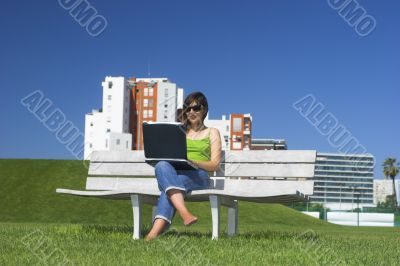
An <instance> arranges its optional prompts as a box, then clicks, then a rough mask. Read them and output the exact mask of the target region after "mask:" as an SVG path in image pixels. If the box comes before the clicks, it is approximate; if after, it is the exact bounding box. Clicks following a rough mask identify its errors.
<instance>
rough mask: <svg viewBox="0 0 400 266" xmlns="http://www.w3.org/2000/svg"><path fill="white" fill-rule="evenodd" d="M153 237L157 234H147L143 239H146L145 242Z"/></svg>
mask: <svg viewBox="0 0 400 266" xmlns="http://www.w3.org/2000/svg"><path fill="white" fill-rule="evenodd" d="M154 238H157V235H156V234H150V233H149V234H147V236H146V237H145V238H144V240H145V241H146V242H149V241H151V240H153V239H154Z"/></svg>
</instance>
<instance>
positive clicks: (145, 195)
mask: <svg viewBox="0 0 400 266" xmlns="http://www.w3.org/2000/svg"><path fill="white" fill-rule="evenodd" d="M315 159H316V151H295V150H290V151H286V150H283V151H276V150H270V151H253V150H251V151H226V152H223V160H222V163H221V166H220V170H219V171H218V172H216V173H213V175H211V176H212V178H211V182H210V183H211V184H210V189H205V190H197V191H193V192H191V193H190V194H189V195H187V198H186V200H187V201H210V205H211V215H212V238H213V239H216V238H218V237H219V233H220V206H221V205H224V206H226V207H228V228H227V233H228V235H229V236H233V235H235V234H237V227H238V200H243V201H250V202H262V203H288V202H296V201H308V196H309V195H312V194H313V185H314V184H313V181H312V178H313V177H314V164H315ZM143 177H147V178H143ZM148 177H153V178H148ZM233 178H234V179H233ZM243 178H252V179H243ZM254 178H257V179H254ZM260 179H262V180H260ZM56 192H57V193H62V194H69V195H76V196H94V197H99V198H107V199H130V200H131V202H132V208H133V238H134V239H139V238H140V237H141V234H140V231H141V227H142V215H141V212H142V205H143V204H151V205H153V217H154V216H155V211H156V204H157V201H158V197H159V195H160V191H159V190H158V186H157V180H156V179H155V178H154V168H153V167H152V166H150V165H148V164H146V163H145V161H144V154H143V151H125V152H121V151H97V152H94V153H92V156H91V161H90V165H89V173H88V178H87V181H86V191H77V190H70V189H57V190H56Z"/></svg>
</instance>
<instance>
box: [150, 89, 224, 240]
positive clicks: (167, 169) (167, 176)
mask: <svg viewBox="0 0 400 266" xmlns="http://www.w3.org/2000/svg"><path fill="white" fill-rule="evenodd" d="M207 113H208V103H207V98H206V97H205V96H204V94H203V93H201V92H194V93H192V94H190V95H188V96H187V97H186V99H185V102H184V110H183V113H182V116H183V123H184V124H185V125H186V143H187V158H188V160H191V161H192V162H193V163H195V164H196V165H197V166H198V167H199V169H198V170H178V171H177V170H175V168H174V167H173V166H172V165H171V164H170V163H168V162H166V161H160V162H158V163H157V164H156V166H155V175H156V177H157V182H158V187H159V189H160V190H161V195H160V199H159V201H158V205H157V215H156V216H155V218H154V220H153V227H152V228H151V230H150V232H149V233H148V234H147V236H146V240H151V239H154V238H156V237H157V236H159V235H160V234H161V233H163V232H164V231H166V230H167V229H168V227H169V225H170V224H171V222H172V218H173V217H174V215H175V212H176V210H177V211H178V213H179V215H180V216H181V218H182V220H183V224H184V225H186V226H190V225H192V224H194V223H195V222H197V220H198V218H197V217H196V216H194V215H193V214H192V213H190V212H189V210H188V209H187V208H186V205H185V201H184V196H185V194H186V193H188V192H190V191H193V190H200V189H208V188H209V181H210V178H209V176H208V171H210V172H212V171H216V170H218V168H219V163H220V161H221V137H220V134H219V131H218V129H216V128H207V127H206V126H205V125H204V124H203V122H204V119H205V118H206V116H207Z"/></svg>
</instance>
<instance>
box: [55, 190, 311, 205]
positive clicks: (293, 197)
mask: <svg viewBox="0 0 400 266" xmlns="http://www.w3.org/2000/svg"><path fill="white" fill-rule="evenodd" d="M56 192H57V193H60V194H67V195H75V196H82V197H98V198H106V199H129V198H130V196H131V195H132V194H134V195H142V196H144V197H147V198H148V201H149V202H151V201H153V203H154V202H155V201H156V199H157V197H158V196H159V195H160V192H154V193H151V194H150V193H140V192H136V191H133V190H109V191H79V190H69V189H57V190H56ZM212 192H213V193H212V195H220V196H226V195H224V194H222V193H218V191H216V190H213V191H212ZM209 195H210V193H209V191H206V190H198V191H193V192H192V194H191V195H188V196H187V198H186V200H187V201H208V199H209V198H208V196H209ZM227 197H229V195H228V196H227ZM234 198H235V199H238V200H245V201H250V202H259V203H288V202H293V201H305V200H306V199H307V197H306V196H305V195H302V194H301V193H299V192H295V193H293V194H285V195H272V196H263V197H247V196H235V197H234Z"/></svg>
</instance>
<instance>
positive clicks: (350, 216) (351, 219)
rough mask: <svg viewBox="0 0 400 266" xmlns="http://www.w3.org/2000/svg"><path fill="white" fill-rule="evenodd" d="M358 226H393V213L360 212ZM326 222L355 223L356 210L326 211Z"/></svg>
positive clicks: (353, 224) (352, 224)
mask: <svg viewBox="0 0 400 266" xmlns="http://www.w3.org/2000/svg"><path fill="white" fill-rule="evenodd" d="M359 215H360V217H359V223H360V226H385V227H387V226H394V214H393V213H360V214H359ZM327 219H328V222H330V223H334V224H340V225H351V226H356V225H357V213H356V212H328V214H327Z"/></svg>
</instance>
